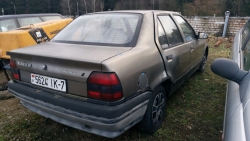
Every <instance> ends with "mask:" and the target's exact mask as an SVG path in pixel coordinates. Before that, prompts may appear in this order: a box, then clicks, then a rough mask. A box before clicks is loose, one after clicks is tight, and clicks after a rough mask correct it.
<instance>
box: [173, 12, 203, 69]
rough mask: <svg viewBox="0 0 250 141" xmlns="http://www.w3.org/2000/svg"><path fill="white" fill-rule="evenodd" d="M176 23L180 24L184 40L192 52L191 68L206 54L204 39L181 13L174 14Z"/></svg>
mask: <svg viewBox="0 0 250 141" xmlns="http://www.w3.org/2000/svg"><path fill="white" fill-rule="evenodd" d="M173 17H174V19H175V21H176V23H177V24H178V25H179V26H180V29H181V31H182V33H183V36H184V40H185V42H186V43H187V44H188V46H189V48H190V53H191V59H190V66H189V67H190V68H192V67H193V66H194V65H196V64H197V63H198V62H199V61H201V59H202V58H203V56H204V53H205V52H204V47H203V46H204V40H198V39H197V37H196V34H195V32H194V29H193V28H192V27H191V26H190V25H189V23H188V22H187V21H186V20H185V19H184V18H182V17H181V16H180V15H173Z"/></svg>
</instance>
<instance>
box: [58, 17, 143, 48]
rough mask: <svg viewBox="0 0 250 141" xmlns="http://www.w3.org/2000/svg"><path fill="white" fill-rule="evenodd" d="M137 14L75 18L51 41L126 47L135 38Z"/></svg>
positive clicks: (138, 19) (137, 23)
mask: <svg viewBox="0 0 250 141" xmlns="http://www.w3.org/2000/svg"><path fill="white" fill-rule="evenodd" d="M140 16H141V15H139V14H94V15H85V16H81V17H79V18H77V19H76V20H75V21H74V22H72V23H71V24H70V25H68V26H67V27H66V28H65V29H64V30H62V31H61V32H60V33H59V34H58V35H57V36H56V37H55V38H54V39H53V41H63V42H67V41H68V42H71V43H83V44H97V45H112V44H115V45H123V46H128V45H129V44H130V43H131V42H132V41H133V39H134V37H135V36H136V33H137V32H138V31H137V27H138V25H139V21H140Z"/></svg>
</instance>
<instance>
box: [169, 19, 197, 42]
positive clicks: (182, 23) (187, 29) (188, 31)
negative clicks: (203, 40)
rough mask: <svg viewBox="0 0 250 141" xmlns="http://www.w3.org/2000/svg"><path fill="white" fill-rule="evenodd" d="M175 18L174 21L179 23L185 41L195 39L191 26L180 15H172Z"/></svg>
mask: <svg viewBox="0 0 250 141" xmlns="http://www.w3.org/2000/svg"><path fill="white" fill-rule="evenodd" d="M174 17H175V19H176V22H177V23H178V24H179V25H180V27H181V29H182V31H183V34H184V36H185V39H186V41H187V42H189V41H192V40H195V39H196V37H195V33H194V30H193V28H192V27H191V26H190V25H189V24H188V23H187V22H186V21H185V20H184V19H183V18H182V17H180V16H174Z"/></svg>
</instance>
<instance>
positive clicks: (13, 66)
mask: <svg viewBox="0 0 250 141" xmlns="http://www.w3.org/2000/svg"><path fill="white" fill-rule="evenodd" d="M10 71H11V75H12V78H13V79H16V80H20V75H19V71H18V69H17V67H16V60H14V59H10Z"/></svg>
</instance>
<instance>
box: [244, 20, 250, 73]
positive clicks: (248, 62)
mask: <svg viewBox="0 0 250 141" xmlns="http://www.w3.org/2000/svg"><path fill="white" fill-rule="evenodd" d="M242 48H243V51H242V52H243V59H244V60H243V69H244V70H246V71H249V70H250V21H248V22H247V23H246V24H245V26H244V28H243V31H242Z"/></svg>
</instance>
